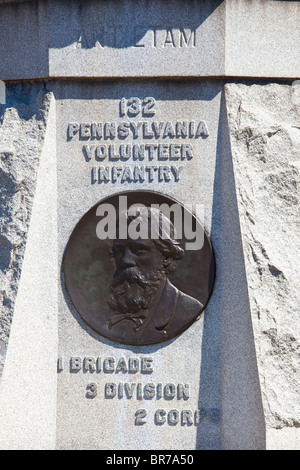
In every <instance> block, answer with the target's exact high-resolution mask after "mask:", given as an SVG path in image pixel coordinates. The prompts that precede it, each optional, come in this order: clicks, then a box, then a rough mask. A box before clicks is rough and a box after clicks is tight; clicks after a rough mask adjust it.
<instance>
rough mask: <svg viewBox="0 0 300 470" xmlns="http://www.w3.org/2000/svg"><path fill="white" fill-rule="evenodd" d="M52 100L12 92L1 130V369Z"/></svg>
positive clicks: (35, 92)
mask: <svg viewBox="0 0 300 470" xmlns="http://www.w3.org/2000/svg"><path fill="white" fill-rule="evenodd" d="M49 100H50V94H49V93H47V92H46V91H45V90H43V87H40V86H37V87H35V86H33V87H31V89H30V93H28V89H26V92H24V90H22V85H18V86H14V87H12V88H9V87H8V89H7V101H8V104H7V108H6V110H5V113H4V114H2V116H1V125H0V201H1V208H0V286H1V288H0V306H1V316H0V344H1V348H0V369H1V371H2V367H3V362H4V358H5V352H6V345H7V343H8V339H9V333H10V326H11V322H12V316H13V311H14V303H15V298H16V295H17V291H18V283H19V279H20V275H21V270H22V261H23V257H24V251H25V246H26V238H27V233H28V229H29V225H30V216H31V209H32V204H33V198H34V194H35V187H36V181H37V171H38V167H39V161H40V156H41V151H42V146H43V141H44V135H45V129H46V122H47V115H48V109H49Z"/></svg>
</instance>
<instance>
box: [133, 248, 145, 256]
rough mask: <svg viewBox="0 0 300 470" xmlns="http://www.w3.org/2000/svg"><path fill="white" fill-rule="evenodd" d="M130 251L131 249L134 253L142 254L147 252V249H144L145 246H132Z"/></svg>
mask: <svg viewBox="0 0 300 470" xmlns="http://www.w3.org/2000/svg"><path fill="white" fill-rule="evenodd" d="M131 251H132V253H134V254H135V255H143V254H145V253H147V251H146V250H145V248H133V249H132V250H131Z"/></svg>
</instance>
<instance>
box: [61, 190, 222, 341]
mask: <svg viewBox="0 0 300 470" xmlns="http://www.w3.org/2000/svg"><path fill="white" fill-rule="evenodd" d="M64 277H65V283H66V288H67V292H68V294H69V297H70V299H71V301H72V303H73V305H74V307H75V308H76V310H77V311H78V313H79V314H80V316H81V317H82V319H83V320H84V321H85V322H86V323H87V324H88V325H89V326H90V327H91V328H92V329H93V330H94V331H96V332H97V333H99V334H100V335H102V336H104V337H105V338H107V339H109V340H112V341H115V342H118V343H121V344H127V345H150V344H155V343H160V342H163V341H166V340H169V339H171V338H174V337H175V336H177V335H178V334H179V333H181V332H182V331H184V330H185V329H187V328H188V327H189V326H190V325H191V324H192V323H193V322H194V321H195V320H196V319H197V318H198V317H199V315H200V314H201V312H202V311H203V310H204V308H205V306H206V305H207V302H208V300H209V297H210V295H211V292H212V288H213V284H214V279H215V260H214V254H213V249H212V246H211V243H210V241H209V238H208V236H207V235H206V233H205V232H204V230H203V228H202V227H201V225H200V223H199V221H198V220H197V218H196V217H195V216H194V215H193V214H192V213H191V212H190V211H189V210H188V209H186V208H184V206H183V205H182V204H180V203H179V202H178V201H176V200H175V199H173V198H170V197H167V196H165V195H162V194H159V193H156V192H152V191H129V192H123V193H118V194H115V195H113V196H110V197H108V198H106V199H104V200H102V201H100V202H99V203H98V204H96V205H95V206H94V207H92V208H91V209H90V210H89V211H88V212H87V213H86V214H85V215H84V216H83V217H82V218H81V219H80V221H79V222H78V224H77V226H76V227H75V229H74V231H73V233H72V234H71V236H70V239H69V242H68V244H67V247H66V250H65V255H64Z"/></svg>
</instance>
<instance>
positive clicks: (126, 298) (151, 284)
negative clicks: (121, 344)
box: [107, 267, 165, 314]
mask: <svg viewBox="0 0 300 470" xmlns="http://www.w3.org/2000/svg"><path fill="white" fill-rule="evenodd" d="M164 278H165V270H164V268H162V267H161V268H159V269H158V270H156V271H150V272H148V273H147V274H145V275H142V274H141V273H140V271H139V270H138V269H136V268H127V269H125V270H122V271H116V273H115V275H114V278H113V282H112V285H111V290H110V297H109V299H108V302H107V303H108V305H109V307H110V308H111V309H112V310H113V311H115V312H118V313H124V314H126V313H137V312H139V311H140V310H141V309H147V308H148V307H149V306H150V304H151V300H152V298H153V296H154V294H155V293H156V292H157V290H158V288H159V286H160V285H161V282H162V280H163V279H164Z"/></svg>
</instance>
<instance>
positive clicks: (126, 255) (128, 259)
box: [121, 248, 136, 267]
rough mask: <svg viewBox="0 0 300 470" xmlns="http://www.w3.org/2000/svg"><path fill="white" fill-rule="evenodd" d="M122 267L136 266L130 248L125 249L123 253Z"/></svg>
mask: <svg viewBox="0 0 300 470" xmlns="http://www.w3.org/2000/svg"><path fill="white" fill-rule="evenodd" d="M121 265H122V266H123V267H132V266H135V265H136V263H135V259H134V255H133V253H132V251H131V250H130V249H129V248H125V250H124V252H123V256H122V258H121Z"/></svg>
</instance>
